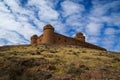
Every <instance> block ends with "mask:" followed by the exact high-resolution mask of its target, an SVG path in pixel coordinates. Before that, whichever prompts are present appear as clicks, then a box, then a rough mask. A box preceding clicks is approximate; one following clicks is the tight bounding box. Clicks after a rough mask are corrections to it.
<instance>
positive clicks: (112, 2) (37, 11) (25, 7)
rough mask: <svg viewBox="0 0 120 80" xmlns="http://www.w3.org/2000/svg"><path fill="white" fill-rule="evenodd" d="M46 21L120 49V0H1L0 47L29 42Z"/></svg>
mask: <svg viewBox="0 0 120 80" xmlns="http://www.w3.org/2000/svg"><path fill="white" fill-rule="evenodd" d="M46 24H51V25H53V26H54V28H55V30H56V32H58V33H61V34H64V35H66V36H69V37H73V36H75V34H76V33H77V32H83V33H84V35H85V36H86V41H87V42H90V43H93V44H96V45H98V46H101V47H104V48H106V49H107V50H110V51H117V52H120V0H0V46H3V45H16V44H29V40H30V36H31V35H33V34H38V35H41V34H42V29H43V26H45V25H46Z"/></svg>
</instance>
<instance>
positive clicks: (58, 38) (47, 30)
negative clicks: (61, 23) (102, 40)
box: [31, 24, 106, 51]
mask: <svg viewBox="0 0 120 80" xmlns="http://www.w3.org/2000/svg"><path fill="white" fill-rule="evenodd" d="M33 44H58V45H78V46H82V47H86V48H92V49H98V50H105V51H106V49H104V48H102V47H99V46H96V45H93V44H91V43H88V42H86V41H85V36H84V35H83V34H82V33H81V32H79V33H77V34H76V35H75V37H74V38H70V37H67V36H64V35H62V34H58V33H56V32H54V28H53V27H52V26H51V25H50V24H48V25H46V26H44V28H43V34H42V35H40V36H37V35H33V36H31V45H33Z"/></svg>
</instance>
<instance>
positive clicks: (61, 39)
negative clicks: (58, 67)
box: [54, 33, 106, 50]
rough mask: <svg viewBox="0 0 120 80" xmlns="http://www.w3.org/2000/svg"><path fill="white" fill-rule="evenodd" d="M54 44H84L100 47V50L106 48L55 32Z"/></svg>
mask: <svg viewBox="0 0 120 80" xmlns="http://www.w3.org/2000/svg"><path fill="white" fill-rule="evenodd" d="M54 44H60V45H78V46H83V47H86V48H91V49H98V50H106V49H104V48H101V47H98V46H96V45H93V44H90V43H88V42H85V41H80V40H76V39H74V38H70V37H67V36H64V35H61V34H58V33H55V34H54Z"/></svg>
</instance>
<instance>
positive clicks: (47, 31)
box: [42, 24, 54, 44]
mask: <svg viewBox="0 0 120 80" xmlns="http://www.w3.org/2000/svg"><path fill="white" fill-rule="evenodd" d="M43 31H44V32H43V38H42V43H45V44H53V43H54V28H53V27H52V26H51V25H50V24H48V25H46V26H44V28H43Z"/></svg>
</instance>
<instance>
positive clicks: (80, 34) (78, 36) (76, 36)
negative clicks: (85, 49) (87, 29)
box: [74, 32, 85, 42]
mask: <svg viewBox="0 0 120 80" xmlns="http://www.w3.org/2000/svg"><path fill="white" fill-rule="evenodd" d="M74 38H75V39H76V40H79V41H83V42H85V36H83V33H81V32H78V33H77V34H76V35H75V37H74Z"/></svg>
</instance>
